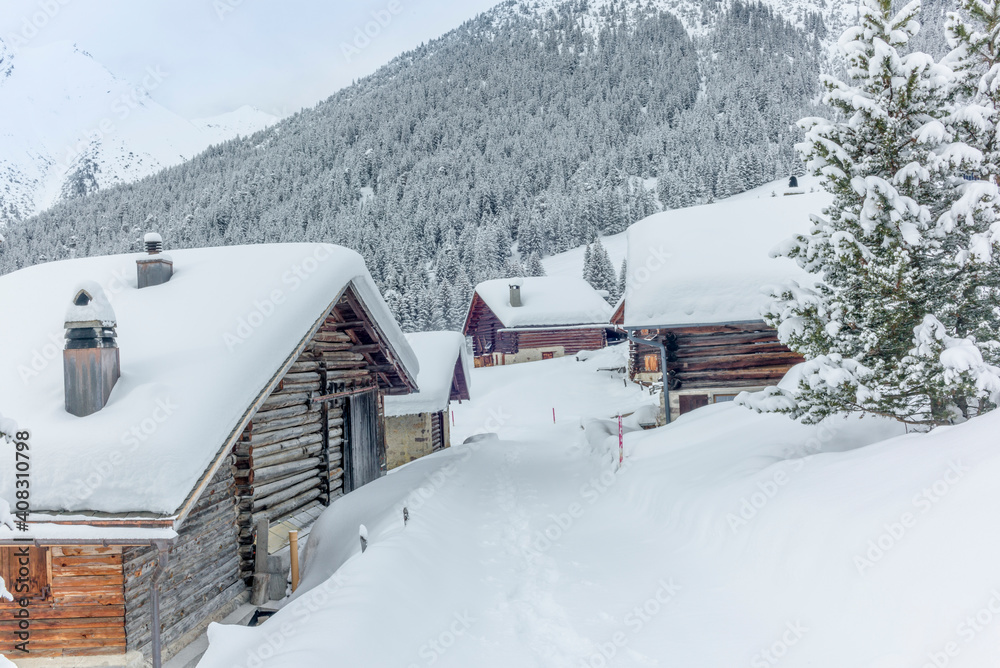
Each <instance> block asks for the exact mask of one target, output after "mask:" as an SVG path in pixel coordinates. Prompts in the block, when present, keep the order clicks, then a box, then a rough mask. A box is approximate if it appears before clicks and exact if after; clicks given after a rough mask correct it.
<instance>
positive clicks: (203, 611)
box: [123, 457, 246, 660]
mask: <svg viewBox="0 0 1000 668" xmlns="http://www.w3.org/2000/svg"><path fill="white" fill-rule="evenodd" d="M238 544H239V543H238V540H237V530H236V501H235V484H234V479H233V459H232V457H230V458H229V460H228V461H227V462H225V463H224V464H223V466H222V467H221V468H220V470H219V472H218V473H217V474H216V475H215V477H214V478H213V479H212V481H211V483H210V484H209V485H208V486H207V487H206V488H205V491H204V492H203V493H202V495H201V497H200V498H199V499H198V502H197V503H196V504H195V506H194V508H193V509H192V511H191V514H190V515H188V517H187V520H186V521H185V523H184V524H183V526H182V527H181V530H180V532H179V535H178V538H177V541H176V543H175V544H174V545H173V546H172V547H171V549H170V552H169V555H168V561H167V567H166V569H165V570H164V573H163V575H162V576H161V578H160V616H161V624H162V625H161V641H162V643H163V659H164V660H167V659H169V658H170V657H171V656H173V655H174V654H176V653H177V652H178V651H180V650H181V649H183V647H184V646H185V645H186V644H187V643H188V642H190V641H191V640H193V639H194V638H193V636H196V635H197V634H198V633H200V632H201V631H202V630H204V628H205V627H206V626H207V625H208V623H209V622H212V621H218V620H219V619H221V618H223V617H225V616H226V615H227V614H229V613H230V612H231V611H232V610H234V609H235V608H236V606H237V605H239V604H240V603H242V602H244V601H245V600H246V596H245V591H246V586H245V585H244V583H243V580H242V579H240V559H239V553H238V549H237V548H238ZM157 559H158V552H157V550H156V548H154V547H130V548H126V549H125V551H124V554H123V562H124V572H125V629H126V631H127V637H128V649H129V651H132V650H137V651H140V652H143V653H144V654H145V655H146V656H149V655H150V643H151V641H152V634H151V627H150V609H149V583H150V578H151V577H152V575H153V571H154V569H155V568H156V563H157Z"/></svg>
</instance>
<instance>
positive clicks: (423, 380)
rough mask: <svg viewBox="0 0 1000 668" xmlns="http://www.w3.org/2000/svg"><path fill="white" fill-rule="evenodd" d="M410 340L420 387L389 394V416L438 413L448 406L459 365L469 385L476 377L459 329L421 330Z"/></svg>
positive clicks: (386, 409) (410, 336)
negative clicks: (473, 377) (416, 389)
mask: <svg viewBox="0 0 1000 668" xmlns="http://www.w3.org/2000/svg"><path fill="white" fill-rule="evenodd" d="M406 340H407V341H408V342H409V344H410V347H411V348H413V351H414V352H415V353H416V355H417V360H418V361H419V363H420V373H419V374H418V375H417V387H418V388H419V391H417V392H414V393H413V394H405V395H401V396H390V397H386V398H385V414H386V416H387V417H396V416H400V415H417V414H419V413H437V412H438V411H444V410H448V402H449V400H450V399H451V389H452V381H453V380H454V377H455V373H456V370H457V369H456V365H460V368H461V373H462V374H464V383H465V385H466V387H468V386H469V383H470V382H471V379H472V374H471V364H470V355H469V349H468V347H467V346H466V344H465V337H464V336H462V335H461V334H460V333H458V332H419V333H416V334H407V335H406Z"/></svg>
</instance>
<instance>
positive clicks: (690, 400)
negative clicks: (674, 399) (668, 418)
mask: <svg viewBox="0 0 1000 668" xmlns="http://www.w3.org/2000/svg"><path fill="white" fill-rule="evenodd" d="M678 399H679V400H680V404H681V415H684V414H685V413H690V412H691V411H693V410H694V409H696V408H701V407H702V406H707V405H708V395H707V394H682V395H681V396H679V397H678Z"/></svg>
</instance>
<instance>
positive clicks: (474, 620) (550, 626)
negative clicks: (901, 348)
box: [202, 360, 1000, 668]
mask: <svg viewBox="0 0 1000 668" xmlns="http://www.w3.org/2000/svg"><path fill="white" fill-rule="evenodd" d="M564 364H565V365H566V368H573V367H569V365H570V364H576V365H577V367H575V368H577V369H580V368H584V363H577V362H572V360H567V361H565V362H564ZM520 366H521V367H523V368H521V369H517V367H507V368H506V370H505V374H515V375H516V374H521V376H522V377H523V378H528V377H529V376H530V375H532V374H535V375H534V377H535V378H537V379H538V383H539V384H541V383H544V380H543V379H542V378H540V377H539V376H538V375H537V373H538V370H539V369H542V368H543V366H544V365H541V366H535V367H533V365H520ZM532 367H533V368H532ZM545 368H547V369H553V370H558V369H559V368H560V367H559V365H549V366H547V367H545ZM493 371H495V370H493ZM490 375H496V374H490ZM477 380H478V378H477ZM502 387H507V390H506V391H504V390H502ZM494 391H495V394H494V395H493V397H492V399H491V401H494V402H500V403H501V404H503V405H506V404H508V403H516V402H518V401H526V402H528V403H525V404H523V405H525V406H530V400H528V399H525V398H524V397H522V396H521V395H522V394H523V393H524V392H525V391H526V390H525V386H524V385H523V384H519V383H514V382H510V383H498V384H497V385H496V386H495V387H494ZM536 399H537V397H536ZM488 405H489V404H488ZM470 410H475V411H486V410H487V406H483V405H475V406H471V407H470ZM608 412H609V411H608V410H607V407H606V406H605V407H604V408H603V409H602V410H601V412H600V413H598V414H597V416H598V417H600V416H602V414H603V417H607V414H608ZM510 419H511V422H510V423H509V424H507V426H506V427H505V428H504V429H501V430H500V431H501V432H504V431H506V432H507V433H514V432H525V433H528V432H530V431H531V430H532V429H534V431H535V432H536V433H539V434H544V436H545V438H544V440H543V439H536V440H532V441H503V440H490V441H480V442H479V443H477V444H476V445H475V446H474V447H468V446H465V447H457V448H455V449H453V450H452V451H451V452H446V453H439V454H437V455H434V456H432V457H430V458H426V459H424V460H421V461H419V462H415V463H414V464H411V465H409V466H407V467H404V468H403V469H401V470H400V472H399V473H395V474H393V475H390V476H388V477H387V478H385V479H383V480H380V481H378V482H377V483H375V484H373V485H371V486H369V487H368V488H366V489H363V490H361V491H359V492H357V493H356V494H354V495H352V497H353V502H352V503H346V501H351V497H349V498H348V499H345V501H341V502H338V504H337V505H335V506H334V507H333V508H331V509H330V510H329V511H327V513H326V514H325V515H324V517H323V519H322V520H321V525H319V526H317V528H316V530H315V531H314V533H313V536H314V537H315V538H314V540H315V543H314V544H313V545H312V547H311V550H312V549H315V550H316V553H315V556H314V555H310V558H311V559H312V560H313V561H312V562H311V563H310V564H309V567H308V569H307V573H306V579H305V589H303V591H302V593H301V594H300V595H299V597H298V598H297V599H296V600H295V601H292V602H291V603H290V604H289V605H287V606H286V607H285V609H283V610H282V612H281V613H279V615H277V616H276V617H275V618H273V619H272V620H271V621H269V622H267V623H265V624H264V625H263V626H262V627H260V628H258V629H240V628H224V629H223V628H221V627H214V629H213V634H212V647H211V649H210V651H209V653H208V654H207V655H206V657H205V659H204V661H203V663H202V665H203V666H226V667H227V668H228V667H229V666H233V665H248V666H249V665H254V666H269V667H270V666H289V667H291V666H312V665H325V664H326V663H328V662H329V661H330V660H331V659H332V658H333V657H336V658H337V660H338V661H340V662H342V663H343V665H373V666H405V667H411V666H430V665H434V666H455V667H463V668H464V667H466V666H472V665H474V666H486V667H493V666H496V667H497V668H499V667H500V666H511V665H531V666H544V667H550V666H551V667H564V666H565V667H566V668H581V667H585V666H590V667H592V668H596V667H598V666H612V665H614V666H657V665H659V666H682V667H685V668H686V667H692V668H700V667H702V666H705V667H708V666H711V667H714V666H750V667H751V668H760V667H761V666H766V667H774V666H790V667H798V666H810V667H816V668H844V667H846V666H849V667H851V668H903V667H904V666H906V667H915V668H924V667H925V666H932V667H934V668H942V667H943V666H948V667H952V666H958V667H961V666H966V667H968V668H982V667H985V666H993V665H997V663H998V656H1000V652H998V647H1000V575H998V574H997V569H996V564H997V563H998V562H1000V529H998V528H997V523H996V519H995V514H996V508H997V506H998V503H1000V491H998V488H997V485H996V480H997V479H998V475H1000V449H998V448H997V440H998V439H997V434H998V433H1000V413H996V414H991V415H987V416H985V417H982V418H979V419H977V420H973V421H971V422H969V423H967V424H965V425H961V426H957V427H953V428H947V429H938V430H936V431H934V432H933V433H931V434H929V435H928V434H914V435H904V434H902V433H901V432H902V428H901V427H900V426H899V425H897V424H895V423H889V422H885V421H876V420H871V419H865V420H861V419H857V418H850V419H835V420H829V421H827V422H825V423H824V424H822V425H818V426H806V425H801V424H798V423H795V422H793V421H790V420H788V419H787V418H784V417H782V416H775V415H758V414H756V413H754V412H752V411H749V410H747V409H743V408H741V407H739V406H736V405H733V404H719V405H714V406H708V407H706V408H703V409H699V410H697V411H694V412H692V413H690V414H688V415H685V416H684V417H682V418H681V419H679V420H677V421H676V422H675V423H674V424H672V425H670V426H668V427H664V428H662V429H657V430H653V431H648V432H642V431H635V432H630V433H627V434H626V436H625V445H626V465H625V467H624V468H623V469H622V470H621V471H616V470H615V464H616V462H617V457H616V456H614V455H615V454H616V449H617V437H616V435H615V434H614V429H611V428H610V423H608V422H596V423H595V422H588V421H584V425H583V426H584V427H585V428H581V424H580V423H579V421H577V422H576V423H574V422H572V421H569V422H566V423H561V424H559V425H556V426H554V427H553V426H549V427H538V426H533V425H534V418H533V417H532V418H531V419H530V420H526V421H525V422H520V423H519V422H518V421H517V418H516V417H512V418H510ZM588 440H589V442H590V445H591V447H581V446H585V445H586V443H587V441H588ZM594 446H596V447H594ZM595 449H596V450H597V452H596V453H595V452H594V450H595ZM435 474H436V475H435ZM415 488H416V489H419V488H424V489H426V490H429V492H430V493H425V494H423V495H419V494H418V496H420V497H426V498H423V500H422V501H421V503H420V504H419V507H417V508H416V509H415V510H414V512H413V513H412V515H411V520H410V523H409V526H407V527H405V528H404V527H403V519H402V514H401V508H402V505H403V504H406V503H410V500H411V499H414V498H416V497H414V496H413V495H412V490H413V489H415ZM362 523H364V524H365V525H366V526H367V527H368V529H369V537H370V539H371V543H370V546H369V549H368V551H367V552H366V553H365V554H364V555H361V554H358V553H359V551H360V549H359V546H358V526H359V525H360V524H362ZM335 569H339V570H336V573H333V571H334V570H335ZM331 573H333V575H332V577H331V576H330V574H331ZM324 578H325V579H324ZM310 587H311V589H309V588H310ZM307 589H308V590H307Z"/></svg>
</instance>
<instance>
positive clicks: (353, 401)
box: [344, 390, 382, 492]
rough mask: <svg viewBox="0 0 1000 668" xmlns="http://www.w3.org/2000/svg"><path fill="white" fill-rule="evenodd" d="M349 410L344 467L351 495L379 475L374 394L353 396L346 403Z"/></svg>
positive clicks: (375, 400)
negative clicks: (348, 432)
mask: <svg viewBox="0 0 1000 668" xmlns="http://www.w3.org/2000/svg"><path fill="white" fill-rule="evenodd" d="M348 408H349V410H350V434H349V439H350V440H349V442H348V444H347V447H346V448H345V455H346V456H347V462H346V466H345V467H344V472H345V476H344V477H345V478H346V479H347V480H346V482H347V483H348V489H346V490H344V491H345V492H351V491H354V490H355V489H357V488H359V487H362V486H363V485H367V484H368V483H370V482H371V481H372V480H375V479H376V478H378V477H380V476H381V475H382V467H381V465H380V464H379V437H378V397H377V396H376V394H375V391H374V390H373V391H371V392H365V393H363V394H355V395H353V396H352V397H351V398H350V401H349V402H348Z"/></svg>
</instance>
